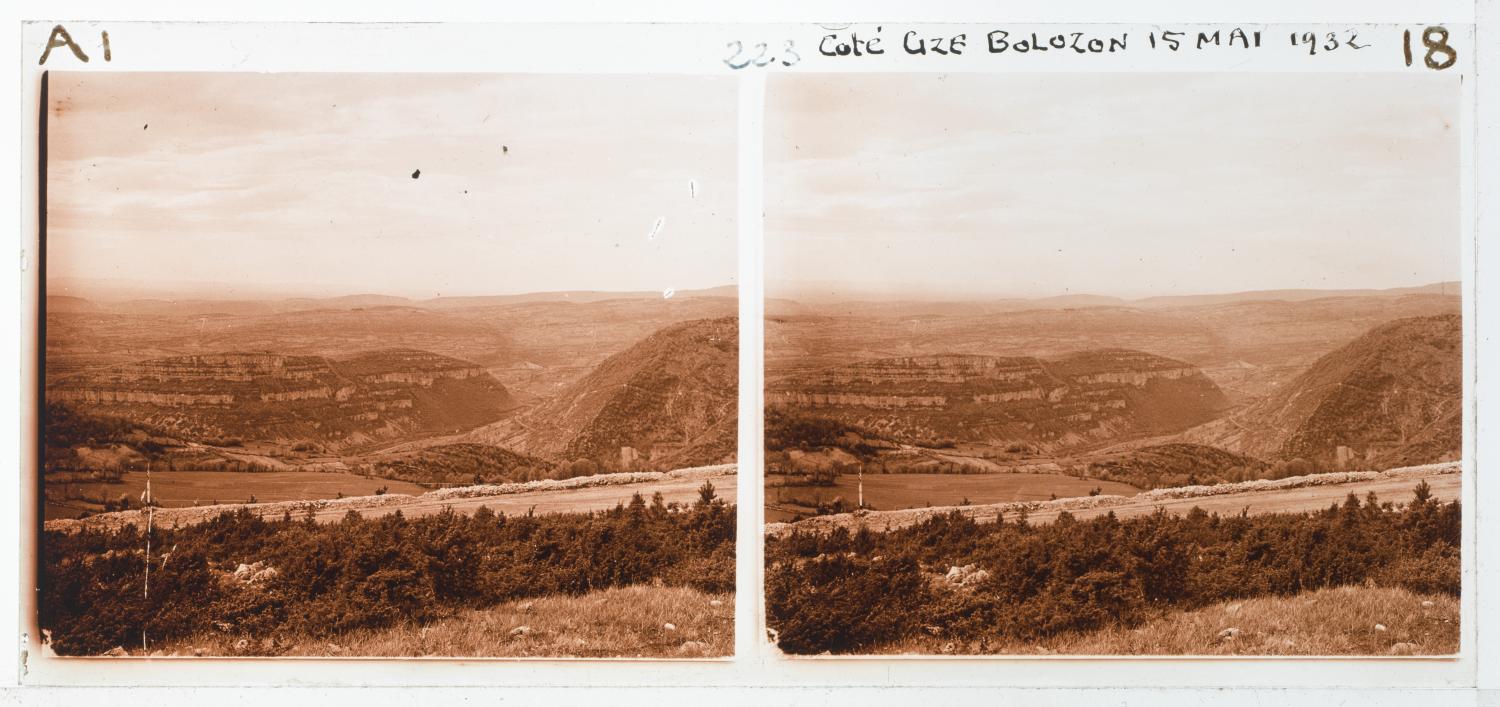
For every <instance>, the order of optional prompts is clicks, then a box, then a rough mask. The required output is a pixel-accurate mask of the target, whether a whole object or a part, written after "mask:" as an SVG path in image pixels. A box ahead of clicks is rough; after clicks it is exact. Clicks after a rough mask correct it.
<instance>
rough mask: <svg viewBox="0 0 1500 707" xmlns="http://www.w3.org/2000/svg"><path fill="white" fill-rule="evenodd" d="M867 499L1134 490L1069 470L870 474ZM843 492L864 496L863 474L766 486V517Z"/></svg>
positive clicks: (888, 503) (875, 504)
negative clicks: (815, 482)
mask: <svg viewBox="0 0 1500 707" xmlns="http://www.w3.org/2000/svg"><path fill="white" fill-rule="evenodd" d="M864 485H865V505H866V506H868V507H871V508H875V509H877V510H882V511H891V510H900V509H904V508H923V507H926V506H957V505H960V504H962V503H963V502H964V500H965V499H967V500H968V502H969V503H971V504H976V505H977V504H984V503H1011V502H1014V501H1046V500H1049V499H1051V498H1053V497H1056V498H1070V497H1074V496H1087V495H1089V492H1090V491H1092V490H1093V489H1096V488H1097V489H1099V491H1100V493H1101V494H1106V495H1114V496H1134V495H1136V494H1137V493H1140V489H1138V488H1136V487H1134V486H1131V485H1129V484H1123V483H1119V482H1115V481H1100V480H1097V479H1080V478H1077V477H1074V476H1065V475H1063V474H962V475H961V474H865V479H864ZM835 498H841V499H843V500H844V502H845V503H846V504H848V505H849V506H850V507H851V508H852V507H853V505H854V504H856V503H857V502H858V498H859V477H858V476H855V475H851V474H845V475H842V476H839V477H838V479H837V481H835V483H834V485H833V486H788V487H780V488H767V489H766V503H767V505H768V506H771V508H767V509H766V521H767V522H771V523H779V522H785V521H787V520H790V519H791V518H792V516H793V515H794V514H796V513H802V514H803V515H812V514H813V512H814V511H813V508H814V507H815V506H816V505H817V504H818V503H829V502H832V501H833V500H834V499H835Z"/></svg>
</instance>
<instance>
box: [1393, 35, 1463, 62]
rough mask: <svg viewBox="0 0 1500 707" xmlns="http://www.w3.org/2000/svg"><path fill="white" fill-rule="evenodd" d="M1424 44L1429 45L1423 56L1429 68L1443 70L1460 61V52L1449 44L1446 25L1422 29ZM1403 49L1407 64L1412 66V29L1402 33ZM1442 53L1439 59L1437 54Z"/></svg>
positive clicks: (1423, 60)
mask: <svg viewBox="0 0 1500 707" xmlns="http://www.w3.org/2000/svg"><path fill="white" fill-rule="evenodd" d="M1422 46H1424V47H1427V55H1426V56H1424V57H1422V63H1423V64H1426V65H1427V68H1429V69H1436V70H1438V71H1441V70H1443V69H1446V68H1448V67H1450V66H1453V64H1454V62H1456V61H1458V52H1457V51H1455V50H1454V49H1453V47H1452V46H1449V44H1448V29H1447V28H1446V27H1428V28H1427V29H1424V30H1422ZM1401 49H1402V53H1403V54H1405V55H1406V65H1407V66H1411V30H1406V31H1405V32H1402V33H1401ZM1437 55H1442V57H1443V59H1442V60H1441V61H1439V60H1438V59H1437V58H1436V56H1437Z"/></svg>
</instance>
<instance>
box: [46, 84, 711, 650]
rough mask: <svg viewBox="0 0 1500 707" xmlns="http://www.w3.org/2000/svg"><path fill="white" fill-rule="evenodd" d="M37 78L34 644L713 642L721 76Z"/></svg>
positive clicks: (502, 646)
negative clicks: (44, 158) (38, 440)
mask: <svg viewBox="0 0 1500 707" xmlns="http://www.w3.org/2000/svg"><path fill="white" fill-rule="evenodd" d="M50 96H51V103H50V106H49V115H48V119H49V123H48V125H47V129H48V132H47V140H48V146H49V148H50V150H49V165H48V177H49V202H48V214H47V224H48V234H47V237H48V242H47V246H48V261H47V264H46V267H47V269H46V273H47V279H46V285H47V289H46V299H45V302H44V306H45V311H44V314H45V339H44V341H45V361H44V362H45V373H44V381H43V383H44V388H43V391H44V392H43V395H44V399H43V401H42V402H41V405H40V410H39V413H40V422H41V435H42V438H43V445H42V449H41V459H40V460H41V469H39V473H40V481H41V484H40V495H41V497H42V498H41V501H42V506H43V509H42V510H43V512H44V517H45V527H44V529H43V530H42V531H41V534H40V547H39V548H38V549H39V564H40V584H41V586H40V597H39V598H40V601H39V604H40V617H39V623H40V628H41V629H42V631H43V632H44V635H45V636H46V637H47V642H48V647H49V648H51V649H52V650H54V651H56V652H57V653H58V654H63V655H119V656H123V655H130V656H465V657H590V658H597V657H663V658H701V657H713V656H723V655H727V654H729V653H730V652H732V645H733V614H734V609H733V607H734V529H735V506H734V502H735V475H736V464H735V454H736V417H737V390H738V387H737V377H738V340H739V339H738V326H737V321H738V320H737V311H738V305H737V295H736V287H735V286H734V285H733V284H732V283H733V282H734V279H735V265H734V257H735V245H734V224H733V221H732V215H733V211H734V199H735V189H734V181H733V176H734V166H733V165H734V155H735V146H734V140H733V129H732V121H731V122H730V123H729V124H728V125H727V126H726V125H723V124H722V120H721V118H722V114H723V113H724V111H726V110H730V111H732V109H733V106H734V105H735V95H734V87H733V84H732V83H725V82H722V81H713V80H707V79H700V78H689V77H683V78H646V77H587V76H559V77H544V76H453V75H444V76H393V75H352V76H332V75H326V76H319V75H274V74H261V75H235V74H201V75H190V74H90V75H67V74H63V75H54V76H53V77H52V78H51V85H50ZM164 97H165V98H164Z"/></svg>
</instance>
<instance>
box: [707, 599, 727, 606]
mask: <svg viewBox="0 0 1500 707" xmlns="http://www.w3.org/2000/svg"><path fill="white" fill-rule="evenodd" d="M708 605H709V606H723V605H724V602H723V601H720V600H718V599H709V600H708Z"/></svg>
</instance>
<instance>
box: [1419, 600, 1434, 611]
mask: <svg viewBox="0 0 1500 707" xmlns="http://www.w3.org/2000/svg"><path fill="white" fill-rule="evenodd" d="M1433 606H1435V604H1433V602H1432V600H1431V599H1423V600H1422V608H1424V609H1431V608H1432V607H1433Z"/></svg>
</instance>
